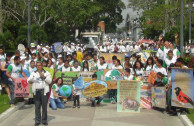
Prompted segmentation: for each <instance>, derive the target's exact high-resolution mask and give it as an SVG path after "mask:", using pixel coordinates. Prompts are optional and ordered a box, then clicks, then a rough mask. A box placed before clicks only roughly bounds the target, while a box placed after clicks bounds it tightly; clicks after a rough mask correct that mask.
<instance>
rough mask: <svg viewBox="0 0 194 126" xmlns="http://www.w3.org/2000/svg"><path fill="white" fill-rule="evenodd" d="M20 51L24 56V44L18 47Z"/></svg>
mask: <svg viewBox="0 0 194 126" xmlns="http://www.w3.org/2000/svg"><path fill="white" fill-rule="evenodd" d="M18 50H19V51H20V54H24V52H25V46H24V45H23V44H19V45H18Z"/></svg>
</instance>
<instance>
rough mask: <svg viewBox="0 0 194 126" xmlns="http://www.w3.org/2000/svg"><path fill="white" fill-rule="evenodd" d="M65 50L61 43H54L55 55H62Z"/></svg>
mask: <svg viewBox="0 0 194 126" xmlns="http://www.w3.org/2000/svg"><path fill="white" fill-rule="evenodd" d="M62 49H63V46H62V45H61V42H55V43H54V51H55V53H61V52H62Z"/></svg>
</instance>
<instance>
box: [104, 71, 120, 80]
mask: <svg viewBox="0 0 194 126" xmlns="http://www.w3.org/2000/svg"><path fill="white" fill-rule="evenodd" d="M110 80H122V77H121V72H120V71H118V70H109V71H108V72H107V73H106V74H105V81H110Z"/></svg>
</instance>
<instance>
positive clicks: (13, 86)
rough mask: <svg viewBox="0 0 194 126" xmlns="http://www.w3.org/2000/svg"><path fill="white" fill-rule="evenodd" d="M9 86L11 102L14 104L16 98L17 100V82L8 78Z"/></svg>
mask: <svg viewBox="0 0 194 126" xmlns="http://www.w3.org/2000/svg"><path fill="white" fill-rule="evenodd" d="M8 86H9V88H10V97H11V100H10V102H9V104H14V100H15V97H14V90H15V83H14V82H13V81H10V80H8Z"/></svg>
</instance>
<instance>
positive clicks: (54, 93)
mask: <svg viewBox="0 0 194 126" xmlns="http://www.w3.org/2000/svg"><path fill="white" fill-rule="evenodd" d="M52 91H53V95H54V96H55V97H58V98H62V97H63V96H59V95H58V94H56V92H55V89H52Z"/></svg>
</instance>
